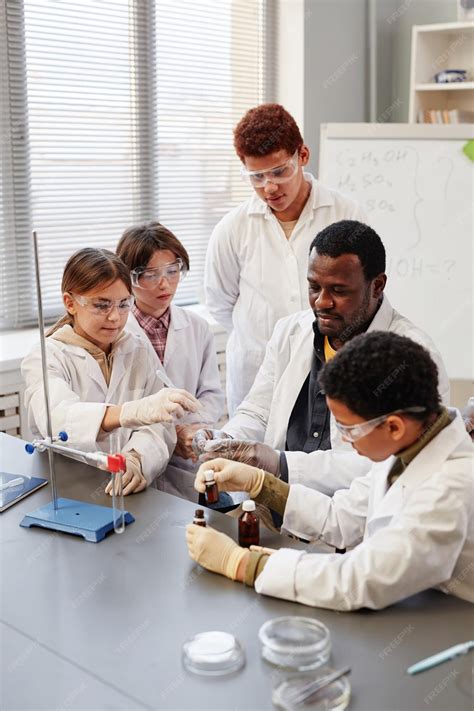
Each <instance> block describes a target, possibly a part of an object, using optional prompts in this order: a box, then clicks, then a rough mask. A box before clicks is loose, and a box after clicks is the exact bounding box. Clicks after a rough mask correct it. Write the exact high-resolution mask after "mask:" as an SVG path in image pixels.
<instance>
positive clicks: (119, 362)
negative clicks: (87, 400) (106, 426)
mask: <svg viewBox="0 0 474 711" xmlns="http://www.w3.org/2000/svg"><path fill="white" fill-rule="evenodd" d="M54 342H55V344H57V345H58V346H59V347H60V348H62V349H67V351H68V353H69V355H70V356H71V357H73V358H77V359H79V360H82V361H84V365H83V366H82V368H83V369H84V370H85V372H86V374H87V376H88V377H89V378H90V379H91V380H93V381H94V382H95V383H96V384H97V385H98V387H100V389H101V391H102V392H103V394H104V398H105V397H106V395H107V393H109V396H111V395H112V394H113V391H114V389H115V388H116V387H117V385H118V383H119V382H120V381H121V379H122V378H123V376H124V374H125V372H126V369H125V367H124V364H123V358H117V355H118V354H119V353H120V354H126V353H131V352H132V351H133V350H134V349H135V348H136V340H135V339H134V338H133V336H132V335H131V334H130V333H128V332H126V331H123V332H122V334H121V336H120V341H119V342H118V343H117V345H116V347H115V349H114V362H113V366H112V376H111V379H110V383H109V385H108V386H107V383H106V382H105V378H104V375H103V373H102V370H101V369H100V365H99V364H98V362H97V361H96V360H95V358H94V357H93V356H92V355H90V353H88V352H87V351H86V350H85V349H84V348H82V347H81V346H79V345H77V346H76V345H73V344H71V343H63V342H61V341H59V340H54Z"/></svg>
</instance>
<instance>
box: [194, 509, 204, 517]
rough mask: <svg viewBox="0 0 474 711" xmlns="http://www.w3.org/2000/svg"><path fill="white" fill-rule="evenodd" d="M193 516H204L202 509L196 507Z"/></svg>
mask: <svg viewBox="0 0 474 711" xmlns="http://www.w3.org/2000/svg"><path fill="white" fill-rule="evenodd" d="M194 518H204V510H203V509H196V511H195V512H194Z"/></svg>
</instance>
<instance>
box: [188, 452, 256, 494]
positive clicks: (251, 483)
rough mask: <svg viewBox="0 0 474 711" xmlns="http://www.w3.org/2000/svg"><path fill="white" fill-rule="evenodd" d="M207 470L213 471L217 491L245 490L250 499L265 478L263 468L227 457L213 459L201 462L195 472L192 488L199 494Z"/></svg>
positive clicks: (201, 491)
mask: <svg viewBox="0 0 474 711" xmlns="http://www.w3.org/2000/svg"><path fill="white" fill-rule="evenodd" d="M209 470H212V471H213V472H214V479H215V482H216V484H217V488H218V489H219V491H247V492H248V493H249V495H250V498H251V499H254V498H255V497H256V496H258V495H259V493H260V492H261V490H262V486H263V482H264V480H265V472H264V471H263V469H257V468H256V467H249V466H248V464H241V463H240V462H233V461H231V460H229V459H213V460H212V462H205V463H204V464H201V466H200V467H199V470H198V473H197V474H196V478H195V480H194V488H195V489H196V491H199V492H200V493H201V494H203V493H204V492H205V490H206V484H205V478H204V475H205V473H206V472H207V471H209Z"/></svg>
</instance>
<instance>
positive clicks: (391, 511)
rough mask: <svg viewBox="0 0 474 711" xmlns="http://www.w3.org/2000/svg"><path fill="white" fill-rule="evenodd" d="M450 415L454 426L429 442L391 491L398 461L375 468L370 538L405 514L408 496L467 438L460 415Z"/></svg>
mask: <svg viewBox="0 0 474 711" xmlns="http://www.w3.org/2000/svg"><path fill="white" fill-rule="evenodd" d="M448 412H449V415H450V417H451V419H452V421H451V423H450V424H449V425H447V426H446V427H445V428H444V429H442V430H441V432H439V433H438V434H437V435H436V437H435V438H434V439H432V440H431V441H430V442H428V444H427V445H426V446H425V447H424V448H423V449H422V450H421V452H420V453H419V454H418V455H417V456H416V457H415V458H414V459H413V460H412V461H411V462H410V464H409V465H408V466H407V468H406V469H405V471H404V472H403V473H402V474H401V475H400V476H399V477H398V479H397V480H396V481H395V483H394V484H393V485H392V486H391V487H390V488H388V483H387V476H388V473H389V472H390V470H391V468H392V466H393V464H394V462H395V459H396V458H395V457H394V456H393V457H390V458H389V459H387V460H385V461H384V462H381V463H380V464H378V465H375V466H374V468H373V469H372V477H373V479H372V486H373V515H371V516H370V518H369V520H368V521H367V530H368V533H369V535H373V534H374V533H375V532H376V531H378V530H379V529H380V528H382V527H385V526H386V525H387V524H388V523H389V522H390V520H391V519H392V518H393V516H395V515H396V514H397V513H399V512H400V511H401V509H402V507H403V502H404V500H405V499H406V498H407V496H409V494H410V493H411V492H412V491H414V490H415V489H417V488H418V487H419V486H420V485H421V484H422V483H423V482H424V481H425V480H426V479H427V478H428V477H430V476H431V475H432V474H433V473H434V472H436V471H437V470H439V469H440V468H441V466H442V465H443V463H444V462H445V461H446V460H447V459H448V458H449V456H450V455H451V454H452V452H453V451H454V450H455V449H456V448H457V447H458V446H459V445H460V444H461V442H462V441H463V439H466V436H467V433H466V428H465V425H464V422H463V419H462V417H461V414H460V412H459V411H457V410H455V409H453V408H448Z"/></svg>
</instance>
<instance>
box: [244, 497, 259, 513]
mask: <svg viewBox="0 0 474 711" xmlns="http://www.w3.org/2000/svg"><path fill="white" fill-rule="evenodd" d="M255 508H256V507H255V501H252V499H247V500H246V501H244V503H243V504H242V510H243V511H255Z"/></svg>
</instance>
